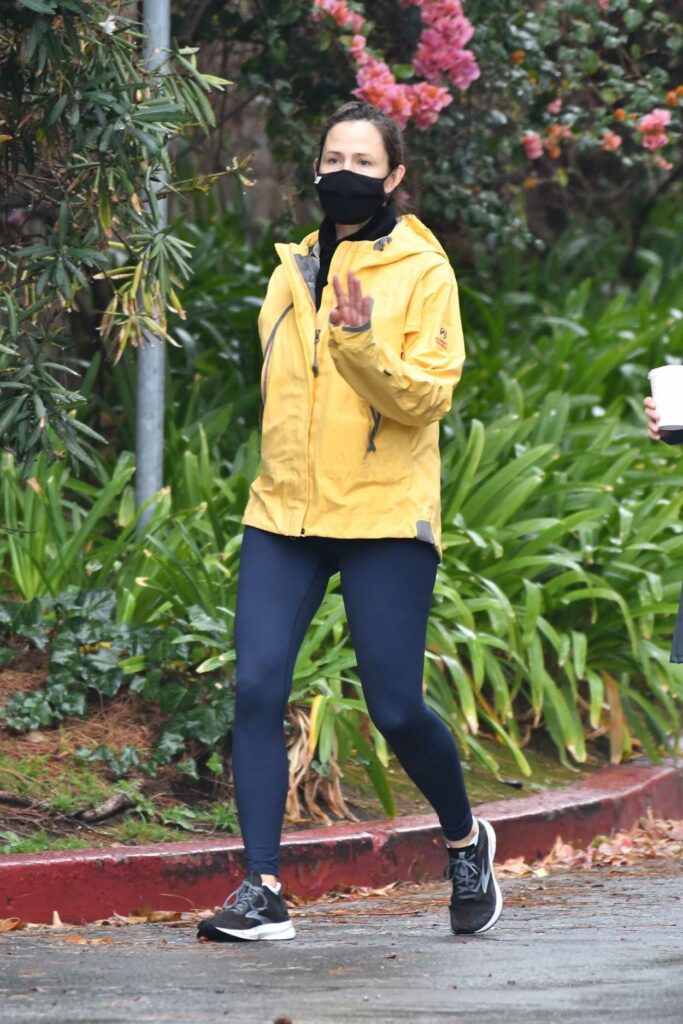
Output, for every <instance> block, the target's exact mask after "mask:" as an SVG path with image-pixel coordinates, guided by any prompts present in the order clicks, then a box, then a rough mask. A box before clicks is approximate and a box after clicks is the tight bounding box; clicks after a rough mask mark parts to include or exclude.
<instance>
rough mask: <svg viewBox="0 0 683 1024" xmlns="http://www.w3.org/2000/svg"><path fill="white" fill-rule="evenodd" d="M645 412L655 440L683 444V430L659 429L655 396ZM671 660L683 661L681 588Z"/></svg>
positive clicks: (682, 596) (679, 662)
mask: <svg viewBox="0 0 683 1024" xmlns="http://www.w3.org/2000/svg"><path fill="white" fill-rule="evenodd" d="M645 412H646V414H647V418H648V425H647V429H648V434H649V435H650V438H651V439H652V440H653V441H666V443H667V444H683V430H665V431H661V430H660V429H659V413H658V411H657V404H656V402H655V400H654V398H646V399H645ZM671 661H672V662H674V663H675V664H681V663H683V590H681V600H680V604H679V606H678V615H677V616H676V625H675V627H674V638H673V643H672V645H671Z"/></svg>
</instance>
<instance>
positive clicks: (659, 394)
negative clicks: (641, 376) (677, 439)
mask: <svg viewBox="0 0 683 1024" xmlns="http://www.w3.org/2000/svg"><path fill="white" fill-rule="evenodd" d="M647 376H648V379H649V381H650V387H651V389H652V397H653V398H654V400H655V405H656V406H657V412H658V413H659V429H660V430H683V365H681V364H680V363H679V364H675V363H671V364H669V365H668V366H657V367H656V368H655V369H654V370H650V372H649V373H648V375H647Z"/></svg>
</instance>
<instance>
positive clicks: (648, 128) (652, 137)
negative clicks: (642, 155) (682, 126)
mask: <svg viewBox="0 0 683 1024" xmlns="http://www.w3.org/2000/svg"><path fill="white" fill-rule="evenodd" d="M670 123H671V111H669V110H665V109H664V107H655V109H654V110H652V111H650V113H649V114H645V116H644V117H641V119H640V121H639V122H638V130H639V131H640V134H641V136H642V142H643V145H644V146H645V149H661V148H662V146H666V144H667V142H668V141H669V136H668V135H667V134H666V132H665V131H664V129H665V128H666V126H667V125H668V124H670Z"/></svg>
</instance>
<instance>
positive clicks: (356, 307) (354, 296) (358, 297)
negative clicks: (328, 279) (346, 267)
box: [330, 271, 372, 327]
mask: <svg viewBox="0 0 683 1024" xmlns="http://www.w3.org/2000/svg"><path fill="white" fill-rule="evenodd" d="M346 280H347V289H348V291H344V289H343V287H342V283H341V281H340V280H339V276H338V275H337V274H334V275H333V277H332V287H333V288H334V294H335V298H336V300H337V305H336V308H335V309H333V310H332V312H331V313H330V323H331V324H334V325H335V326H337V325H339V324H346V325H347V327H361V326H362V325H363V324H364V323H367V321H368V320H369V319H370V313H371V311H372V298H371V297H370V296H369V295H363V289H362V288H361V283H360V280H359V279H358V278H357V277H356V275H355V274H354V273H353V271H349V274H348V277H347V279H346Z"/></svg>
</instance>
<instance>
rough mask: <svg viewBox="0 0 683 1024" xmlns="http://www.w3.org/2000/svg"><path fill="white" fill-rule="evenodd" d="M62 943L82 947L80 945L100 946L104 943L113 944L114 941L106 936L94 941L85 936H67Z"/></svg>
mask: <svg viewBox="0 0 683 1024" xmlns="http://www.w3.org/2000/svg"><path fill="white" fill-rule="evenodd" d="M64 941H65V942H70V943H74V944H77V945H79V946H82V945H89V946H101V945H102V944H103V943H105V942H113V941H114V940H113V939H110V938H109V936H108V935H104V936H100V937H99V938H96V939H89V938H87V937H86V936H85V935H67V937H66V938H65V939H64Z"/></svg>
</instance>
